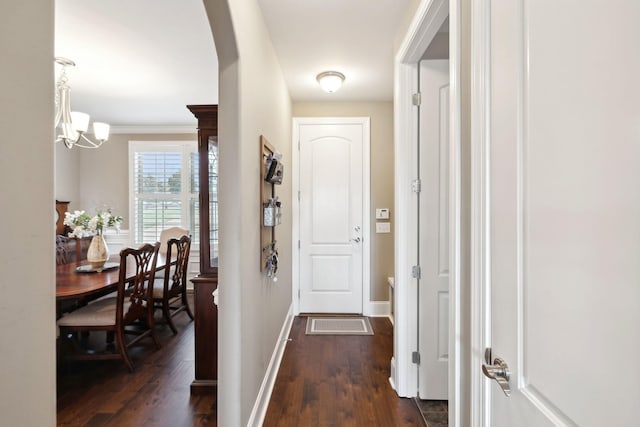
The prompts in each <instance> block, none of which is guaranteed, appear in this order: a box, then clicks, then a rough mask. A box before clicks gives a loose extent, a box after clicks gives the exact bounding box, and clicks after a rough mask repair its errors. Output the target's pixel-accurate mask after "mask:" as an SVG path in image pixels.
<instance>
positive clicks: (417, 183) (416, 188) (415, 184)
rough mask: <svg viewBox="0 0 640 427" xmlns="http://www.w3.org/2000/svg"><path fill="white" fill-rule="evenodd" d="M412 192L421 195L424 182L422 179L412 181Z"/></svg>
mask: <svg viewBox="0 0 640 427" xmlns="http://www.w3.org/2000/svg"><path fill="white" fill-rule="evenodd" d="M411 190H412V191H413V192H414V193H419V192H421V191H422V180H421V179H420V178H418V179H414V180H413V181H411Z"/></svg>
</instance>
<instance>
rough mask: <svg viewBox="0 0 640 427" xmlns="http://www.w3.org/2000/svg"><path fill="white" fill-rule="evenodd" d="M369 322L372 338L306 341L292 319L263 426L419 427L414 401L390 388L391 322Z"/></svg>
mask: <svg viewBox="0 0 640 427" xmlns="http://www.w3.org/2000/svg"><path fill="white" fill-rule="evenodd" d="M370 321H371V326H372V327H373V330H374V335H372V336H329V335H325V336H321V335H315V336H308V335H305V326H306V318H305V317H296V318H295V319H294V322H293V326H292V328H291V333H290V335H289V337H290V339H291V341H290V342H289V343H288V344H287V348H286V350H285V353H284V356H283V359H282V363H281V365H280V371H279V372H278V377H277V379H276V383H275V386H274V389H273V393H272V395H271V402H270V404H269V408H268V410H267V415H266V417H265V421H264V426H265V427H276V426H278V427H285V426H286V427H289V426H305V427H332V426H334V427H344V426H367V427H375V426H380V427H388V426H423V425H424V423H423V421H422V418H421V415H420V411H419V410H418V408H417V407H416V404H415V403H414V401H413V400H412V399H402V398H399V397H398V396H397V395H396V393H395V391H393V389H392V388H391V385H390V384H389V362H390V360H391V356H392V354H393V327H392V325H391V322H390V321H389V319H387V318H382V317H372V318H370Z"/></svg>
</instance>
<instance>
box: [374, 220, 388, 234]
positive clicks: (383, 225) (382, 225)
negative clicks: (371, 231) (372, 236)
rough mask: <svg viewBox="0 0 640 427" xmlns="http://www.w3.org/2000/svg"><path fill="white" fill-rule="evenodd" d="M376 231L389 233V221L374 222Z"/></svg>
mask: <svg viewBox="0 0 640 427" xmlns="http://www.w3.org/2000/svg"><path fill="white" fill-rule="evenodd" d="M376 233H391V223H390V222H376Z"/></svg>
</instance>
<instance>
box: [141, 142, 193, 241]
mask: <svg viewBox="0 0 640 427" xmlns="http://www.w3.org/2000/svg"><path fill="white" fill-rule="evenodd" d="M129 197H130V218H131V220H130V229H131V233H132V239H133V242H134V243H135V244H141V243H144V242H155V241H157V240H158V239H159V237H160V232H161V231H162V230H164V229H165V228H169V227H176V226H178V227H183V228H187V229H188V230H189V231H190V233H191V236H195V238H194V240H193V242H192V253H193V249H194V246H196V245H197V243H198V238H197V236H198V235H199V234H198V224H199V221H198V145H197V143H196V142H195V141H162V142H155V141H144V142H143V141H130V142H129Z"/></svg>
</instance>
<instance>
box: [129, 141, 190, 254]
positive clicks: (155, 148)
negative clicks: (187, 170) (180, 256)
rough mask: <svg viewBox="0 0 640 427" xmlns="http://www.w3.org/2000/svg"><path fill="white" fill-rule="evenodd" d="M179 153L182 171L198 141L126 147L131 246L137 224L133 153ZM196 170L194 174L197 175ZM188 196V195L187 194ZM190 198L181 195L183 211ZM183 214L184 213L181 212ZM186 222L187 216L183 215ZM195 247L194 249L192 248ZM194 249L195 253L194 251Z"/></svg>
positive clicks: (137, 142) (145, 143) (183, 194)
mask: <svg viewBox="0 0 640 427" xmlns="http://www.w3.org/2000/svg"><path fill="white" fill-rule="evenodd" d="M171 151H173V152H181V153H182V154H183V157H182V161H183V165H182V167H183V170H184V167H185V166H188V162H189V158H190V156H189V155H190V154H191V153H198V141H197V140H183V141H129V147H128V162H129V165H128V170H129V229H130V230H131V232H130V239H131V242H132V244H134V245H137V244H139V243H137V242H136V235H137V224H136V219H135V218H136V215H135V209H136V203H135V198H136V192H135V153H137V152H171ZM197 172H198V171H197V168H196V173H197ZM187 194H188V193H187ZM156 198H159V199H162V198H163V195H157V197H156ZM167 199H173V197H169V196H167ZM190 199H191V196H189V195H186V194H185V192H182V193H181V201H182V206H183V209H187V206H188V205H189V204H188V203H185V202H188V201H189V200H190ZM183 213H184V212H183ZM184 218H186V220H187V221H189V216H188V215H184ZM182 226H183V227H185V228H189V229H191V227H192V224H182ZM194 246H195V247H194ZM198 246H199V245H198V242H197V239H196V240H193V241H192V253H193V252H195V251H197V248H198ZM194 249H195V251H194Z"/></svg>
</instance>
